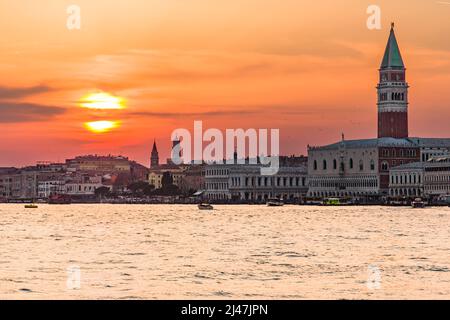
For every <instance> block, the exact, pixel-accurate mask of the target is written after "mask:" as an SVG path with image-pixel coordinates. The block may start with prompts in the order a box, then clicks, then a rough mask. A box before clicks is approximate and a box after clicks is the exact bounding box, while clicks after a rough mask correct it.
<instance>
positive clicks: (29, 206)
mask: <svg viewBox="0 0 450 320" xmlns="http://www.w3.org/2000/svg"><path fill="white" fill-rule="evenodd" d="M37 208H38V205H37V204H34V203H29V204H26V205H25V209H37Z"/></svg>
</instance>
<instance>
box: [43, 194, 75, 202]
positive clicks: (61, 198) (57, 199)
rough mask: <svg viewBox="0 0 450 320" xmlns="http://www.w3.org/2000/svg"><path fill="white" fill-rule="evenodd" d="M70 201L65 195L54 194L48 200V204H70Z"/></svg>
mask: <svg viewBox="0 0 450 320" xmlns="http://www.w3.org/2000/svg"><path fill="white" fill-rule="evenodd" d="M71 203H72V199H71V198H70V196H69V195H66V194H54V195H51V196H50V197H49V198H48V204H71Z"/></svg>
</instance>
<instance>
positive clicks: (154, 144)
mask: <svg viewBox="0 0 450 320" xmlns="http://www.w3.org/2000/svg"><path fill="white" fill-rule="evenodd" d="M152 152H158V149H157V148H156V141H155V140H154V141H153V148H152Z"/></svg>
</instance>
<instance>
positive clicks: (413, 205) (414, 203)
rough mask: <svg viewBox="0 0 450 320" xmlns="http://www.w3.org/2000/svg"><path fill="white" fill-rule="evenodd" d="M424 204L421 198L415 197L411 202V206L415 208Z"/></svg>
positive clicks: (422, 206) (423, 206)
mask: <svg viewBox="0 0 450 320" xmlns="http://www.w3.org/2000/svg"><path fill="white" fill-rule="evenodd" d="M425 205H426V203H425V202H424V201H423V200H422V199H421V198H416V199H414V201H413V202H411V206H412V207H413V208H415V209H418V208H425Z"/></svg>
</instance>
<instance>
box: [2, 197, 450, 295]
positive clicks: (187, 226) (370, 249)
mask: <svg viewBox="0 0 450 320" xmlns="http://www.w3.org/2000/svg"><path fill="white" fill-rule="evenodd" d="M215 208H216V209H215V210H214V211H199V210H198V209H197V208H196V207H195V206H190V205H186V206H183V205H69V206H48V205H39V208H38V209H25V208H24V207H23V205H15V204H14V205H13V204H3V205H0V298H1V299H16V298H20V299H53V298H58V299H314V298H321V299H381V298H387V299H394V298H395V299H397V298H400V299H403V298H406V299H415V298H427V299H431V298H433V299H436V298H437V299H443V298H446V299H449V298H450V230H449V226H450V208H429V209H415V210H414V209H409V208H393V207H391V208H389V207H312V206H311V207H301V206H284V207H280V208H269V207H266V206H216V207H215Z"/></svg>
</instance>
